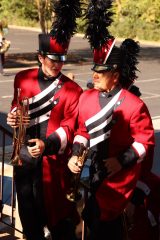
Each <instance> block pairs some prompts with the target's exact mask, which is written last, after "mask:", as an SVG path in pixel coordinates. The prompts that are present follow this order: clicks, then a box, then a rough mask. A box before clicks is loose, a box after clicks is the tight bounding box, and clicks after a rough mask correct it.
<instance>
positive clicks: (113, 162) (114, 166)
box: [104, 157, 122, 177]
mask: <svg viewBox="0 0 160 240" xmlns="http://www.w3.org/2000/svg"><path fill="white" fill-rule="evenodd" d="M104 166H105V167H106V168H107V177H112V176H113V175H114V174H116V173H118V172H119V171H120V170H121V169H122V166H121V164H120V162H119V161H118V159H117V158H115V157H111V158H107V159H106V160H104Z"/></svg>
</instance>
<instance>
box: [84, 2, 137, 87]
mask: <svg viewBox="0 0 160 240" xmlns="http://www.w3.org/2000/svg"><path fill="white" fill-rule="evenodd" d="M112 2H113V1H112V0H105V1H104V0H90V1H89V4H88V7H87V9H86V13H85V19H86V32H85V37H86V38H87V39H88V41H89V43H90V46H91V49H92V50H93V64H94V65H93V67H92V70H93V71H96V72H102V71H111V70H118V71H119V72H120V79H119V81H120V83H121V85H122V86H123V87H126V88H128V86H129V85H130V84H131V83H133V82H134V81H135V79H136V78H137V76H136V71H137V70H138V69H137V68H136V65H137V63H138V61H137V56H138V53H139V50H140V48H139V45H138V43H137V42H135V41H134V40H133V39H129V38H128V39H125V40H124V41H123V42H122V44H121V45H120V46H119V47H118V46H116V39H115V37H113V36H112V35H111V34H110V32H109V30H108V27H109V26H110V25H111V23H112V21H113V20H112V16H113V12H112Z"/></svg>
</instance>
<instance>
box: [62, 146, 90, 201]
mask: <svg viewBox="0 0 160 240" xmlns="http://www.w3.org/2000/svg"><path fill="white" fill-rule="evenodd" d="M88 150H89V149H88V148H85V147H84V145H83V144H82V143H81V147H80V152H79V156H78V160H77V164H78V162H79V163H81V165H82V168H81V171H80V173H77V174H73V179H72V181H73V184H72V187H71V188H70V190H69V192H68V193H67V194H66V198H67V199H68V200H69V201H71V202H77V201H79V200H80V199H81V197H82V195H81V193H80V191H79V184H80V178H81V173H82V170H83V167H84V163H85V161H86V160H87V157H88Z"/></svg>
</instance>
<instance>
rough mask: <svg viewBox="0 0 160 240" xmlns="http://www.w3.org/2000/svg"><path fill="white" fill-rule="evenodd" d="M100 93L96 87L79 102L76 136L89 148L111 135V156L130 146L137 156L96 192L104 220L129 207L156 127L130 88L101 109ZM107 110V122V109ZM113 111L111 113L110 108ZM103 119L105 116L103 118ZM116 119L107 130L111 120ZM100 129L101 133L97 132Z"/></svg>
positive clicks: (75, 140)
mask: <svg viewBox="0 0 160 240" xmlns="http://www.w3.org/2000/svg"><path fill="white" fill-rule="evenodd" d="M99 94H100V93H99V92H98V91H97V90H95V89H91V90H87V91H85V92H84V93H83V94H82V95H81V97H80V101H79V129H78V130H77V132H76V136H75V139H74V142H75V143H77V142H78V143H80V142H82V143H83V144H85V145H87V143H88V141H89V145H90V147H93V146H94V145H96V144H97V143H98V142H99V141H102V142H103V139H106V138H108V147H107V146H105V145H104V149H105V148H106V151H107V153H108V154H107V155H108V157H117V158H118V157H119V155H123V154H124V153H125V152H126V150H127V149H129V148H131V149H132V152H134V153H135V154H136V155H137V156H138V159H137V161H136V163H135V164H133V165H132V166H128V167H123V168H122V170H121V171H120V172H118V173H117V174H116V175H114V176H113V177H111V178H107V177H106V178H105V179H104V180H103V182H102V183H101V184H100V186H99V187H98V189H97V191H96V200H97V202H98V205H99V207H100V210H101V216H100V218H101V220H111V219H114V218H115V217H117V216H118V215H119V214H120V213H121V212H122V211H123V210H124V208H125V207H126V205H127V203H128V201H129V200H130V198H131V196H132V193H133V190H134V188H135V186H136V182H137V179H138V178H139V173H140V168H141V162H142V161H143V159H144V158H145V156H146V154H147V150H148V147H149V146H150V145H154V130H153V126H152V121H151V118H150V114H149V112H148V109H147V107H146V105H145V104H144V103H143V101H142V100H141V99H139V98H138V97H136V96H135V95H133V94H131V93H130V92H129V91H127V90H124V89H121V90H120V91H119V92H118V93H117V94H116V95H115V96H114V98H113V99H112V100H111V101H110V102H109V103H108V104H107V105H106V106H105V107H104V108H103V109H101V107H100V104H99ZM105 108H106V110H105V111H108V113H109V114H108V117H107V119H106V121H103V122H102V121H101V124H100V125H99V126H98V125H97V122H98V121H99V119H102V118H104V116H105V113H104V112H105V111H104V112H103V110H104V109H105ZM111 108H112V110H113V112H112V114H110V109H111ZM103 120H104V119H103ZM111 121H112V122H115V123H114V124H113V126H112V127H111V129H110V128H108V129H109V130H108V131H104V132H103V131H102V129H104V128H105V129H107V128H106V125H107V124H108V123H111ZM97 132H99V133H100V134H99V135H98V134H96V133H97Z"/></svg>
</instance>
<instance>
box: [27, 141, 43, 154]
mask: <svg viewBox="0 0 160 240" xmlns="http://www.w3.org/2000/svg"><path fill="white" fill-rule="evenodd" d="M28 143H29V144H30V145H31V144H34V146H33V147H30V146H28V147H27V148H28V152H29V153H30V154H31V156H32V157H33V158H37V157H40V156H41V155H42V153H43V152H44V149H45V144H44V142H43V141H42V140H40V139H38V138H35V139H30V140H29V141H28Z"/></svg>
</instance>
